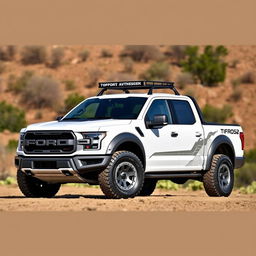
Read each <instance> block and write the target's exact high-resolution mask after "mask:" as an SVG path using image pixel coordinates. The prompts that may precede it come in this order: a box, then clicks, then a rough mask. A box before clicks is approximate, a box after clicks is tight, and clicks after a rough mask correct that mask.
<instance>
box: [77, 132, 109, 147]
mask: <svg viewBox="0 0 256 256" xmlns="http://www.w3.org/2000/svg"><path fill="white" fill-rule="evenodd" d="M81 134H82V135H83V139H82V140H79V141H78V144H79V145H83V146H84V150H88V149H100V147H101V141H102V140H103V139H104V138H105V136H106V132H82V133H81Z"/></svg>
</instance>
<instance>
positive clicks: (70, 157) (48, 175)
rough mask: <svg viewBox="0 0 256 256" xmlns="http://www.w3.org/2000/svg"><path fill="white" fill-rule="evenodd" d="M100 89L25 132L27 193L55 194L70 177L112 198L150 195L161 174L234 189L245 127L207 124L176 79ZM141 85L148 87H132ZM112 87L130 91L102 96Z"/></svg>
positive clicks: (19, 161) (22, 156) (21, 157)
mask: <svg viewBox="0 0 256 256" xmlns="http://www.w3.org/2000/svg"><path fill="white" fill-rule="evenodd" d="M100 88H101V89H102V90H101V92H100V93H99V94H98V96H96V97H91V98H88V99H86V100H85V101H83V102H81V103H80V104H79V105H78V106H76V107H75V108H74V109H72V110H71V111H70V112H69V113H67V114H66V115H65V116H64V117H61V118H58V120H57V121H52V122H46V123H38V124H32V125H29V126H28V127H27V128H24V129H22V130H21V133H20V141H19V145H18V149H17V156H16V158H15V163H16V166H17V169H18V171H17V179H18V185H19V187H20V190H21V191H22V192H23V194H24V195H25V196H27V197H52V196H54V195H55V194H56V193H57V192H58V190H59V188H60V185H61V184H63V183H69V182H72V183H74V182H83V183H89V184H99V185H100V187H101V189H102V191H103V193H104V194H105V195H106V196H107V197H108V198H128V197H134V196H138V195H140V196H149V195H150V194H152V193H153V191H154V189H155V187H156V183H157V181H158V180H161V179H170V180H172V181H173V182H176V183H178V184H183V183H185V182H186V181H187V180H188V179H195V180H199V181H202V182H203V184H204V187H205V190H206V193H207V194H208V195H209V196H229V195H230V193H231V192H232V189H233V184H234V169H235V168H240V167H241V166H242V165H243V163H244V152H243V149H244V134H243V131H242V128H241V127H240V126H239V125H229V124H215V123H207V122H205V121H204V119H203V116H202V113H201V111H200V109H199V107H198V105H197V103H196V101H195V100H194V99H193V98H192V97H189V96H182V95H179V93H178V91H177V90H176V88H175V87H174V84H173V83H172V82H156V81H126V82H105V83H100ZM138 89H148V90H149V91H148V93H130V90H138ZM155 89H170V90H172V91H174V92H175V95H173V94H167V93H153V91H154V90H155ZM109 90H122V91H124V93H122V94H106V95H104V92H106V91H109Z"/></svg>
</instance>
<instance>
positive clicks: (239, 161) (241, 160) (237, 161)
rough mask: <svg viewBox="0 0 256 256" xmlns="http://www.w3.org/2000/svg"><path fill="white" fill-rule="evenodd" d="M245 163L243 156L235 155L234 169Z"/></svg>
mask: <svg viewBox="0 0 256 256" xmlns="http://www.w3.org/2000/svg"><path fill="white" fill-rule="evenodd" d="M244 163H245V158H244V157H236V158H235V169H238V168H241V167H242V166H243V165H244Z"/></svg>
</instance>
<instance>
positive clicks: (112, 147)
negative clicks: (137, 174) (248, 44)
mask: <svg viewBox="0 0 256 256" xmlns="http://www.w3.org/2000/svg"><path fill="white" fill-rule="evenodd" d="M126 142H133V143H135V144H137V145H138V146H139V148H140V150H141V151H142V154H143V162H144V166H145V164H146V156H145V149H144V146H143V144H142V142H141V141H140V139H139V138H138V137H137V136H135V135H134V134H132V133H128V132H126V133H121V134H119V135H117V136H116V137H115V138H114V139H113V140H112V141H111V142H110V144H109V146H108V149H107V152H108V154H114V153H115V152H116V150H117V148H118V147H119V146H120V145H121V144H123V143H126Z"/></svg>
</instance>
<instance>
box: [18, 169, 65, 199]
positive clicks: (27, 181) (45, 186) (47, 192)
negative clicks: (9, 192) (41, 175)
mask: <svg viewBox="0 0 256 256" xmlns="http://www.w3.org/2000/svg"><path fill="white" fill-rule="evenodd" d="M17 182H18V186H19V189H20V190H21V192H22V193H23V195H24V196H26V197H48V198H49V197H53V196H55V195H56V194H57V192H58V191H59V189H60V186H61V184H49V183H46V182H44V181H41V180H39V179H37V178H34V177H31V176H28V175H26V174H25V173H24V172H22V171H21V170H18V171H17Z"/></svg>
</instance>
